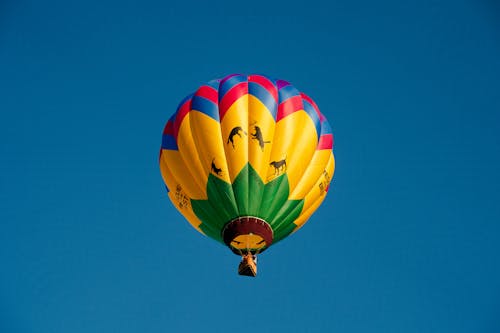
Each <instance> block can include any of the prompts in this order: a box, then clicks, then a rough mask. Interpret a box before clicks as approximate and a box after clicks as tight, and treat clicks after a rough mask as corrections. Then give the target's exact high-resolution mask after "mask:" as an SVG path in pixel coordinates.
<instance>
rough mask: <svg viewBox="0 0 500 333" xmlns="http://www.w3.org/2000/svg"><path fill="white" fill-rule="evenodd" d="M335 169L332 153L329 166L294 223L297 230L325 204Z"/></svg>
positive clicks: (307, 197) (306, 199)
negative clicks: (322, 203)
mask: <svg viewBox="0 0 500 333" xmlns="http://www.w3.org/2000/svg"><path fill="white" fill-rule="evenodd" d="M334 169H335V158H334V156H333V154H332V153H331V151H330V159H329V160H328V164H327V165H326V168H325V169H324V171H323V173H322V174H321V176H320V177H319V179H317V181H316V183H315V185H314V187H313V188H312V189H311V191H309V193H308V194H307V195H306V197H305V200H304V207H303V208H302V213H301V214H300V215H299V217H298V218H297V219H296V220H295V221H294V223H295V224H296V225H297V228H296V229H295V230H297V229H298V228H299V227H301V226H302V225H303V224H304V223H306V222H307V219H308V218H309V217H310V216H311V215H312V213H314V211H315V210H316V209H317V208H318V206H319V205H320V204H321V202H323V200H324V199H325V197H326V194H327V192H326V190H327V188H328V186H329V185H330V182H331V179H332V177H333V172H334Z"/></svg>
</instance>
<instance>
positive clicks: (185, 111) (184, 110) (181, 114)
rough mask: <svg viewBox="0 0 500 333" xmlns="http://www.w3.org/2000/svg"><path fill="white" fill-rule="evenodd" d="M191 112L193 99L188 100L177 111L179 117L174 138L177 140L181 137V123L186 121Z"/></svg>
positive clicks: (177, 117) (175, 125) (175, 124)
mask: <svg viewBox="0 0 500 333" xmlns="http://www.w3.org/2000/svg"><path fill="white" fill-rule="evenodd" d="M190 110H191V99H188V100H187V101H186V102H185V103H184V104H182V106H181V107H180V108H179V110H178V111H177V116H176V117H175V121H174V138H175V139H176V140H177V135H179V127H181V123H182V121H183V120H184V117H186V115H187V114H188V113H189V111H190Z"/></svg>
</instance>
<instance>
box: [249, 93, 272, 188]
mask: <svg viewBox="0 0 500 333" xmlns="http://www.w3.org/2000/svg"><path fill="white" fill-rule="evenodd" d="M275 125H276V122H275V121H274V118H273V116H272V115H271V113H270V112H269V110H268V109H267V108H266V107H265V106H264V104H262V102H261V101H260V100H259V99H258V98H256V97H254V96H252V95H249V98H248V126H249V128H248V133H249V139H248V140H249V143H248V159H249V161H250V164H251V165H252V167H253V168H254V169H255V171H257V174H258V175H259V176H260V178H261V179H263V180H265V179H266V177H267V172H268V170H269V162H270V157H271V150H272V145H273V142H271V141H272V139H273V137H274V128H275ZM257 128H258V129H257ZM258 132H260V133H261V134H262V136H260V134H259V133H258ZM260 139H262V140H263V141H262V142H260Z"/></svg>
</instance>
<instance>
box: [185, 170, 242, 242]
mask: <svg viewBox="0 0 500 333" xmlns="http://www.w3.org/2000/svg"><path fill="white" fill-rule="evenodd" d="M207 195H208V200H193V199H191V206H192V207H193V211H194V213H195V214H196V216H197V217H198V218H199V219H200V221H201V222H202V224H201V225H200V229H201V230H202V231H203V232H204V233H205V234H206V235H207V236H209V237H211V238H214V239H216V240H218V241H221V242H222V237H221V231H222V228H223V227H224V225H225V224H226V223H227V222H228V221H230V220H232V219H234V218H235V217H237V216H238V209H237V206H236V202H235V199H234V195H233V190H232V188H231V184H228V183H226V182H225V181H223V180H221V179H219V178H218V177H215V176H213V175H209V176H208V181H207Z"/></svg>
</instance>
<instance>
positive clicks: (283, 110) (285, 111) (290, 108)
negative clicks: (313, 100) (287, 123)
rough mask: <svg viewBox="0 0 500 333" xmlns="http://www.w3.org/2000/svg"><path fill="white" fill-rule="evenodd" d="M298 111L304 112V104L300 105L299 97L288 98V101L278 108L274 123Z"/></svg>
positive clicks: (300, 99)
mask: <svg viewBox="0 0 500 333" xmlns="http://www.w3.org/2000/svg"><path fill="white" fill-rule="evenodd" d="M299 110H304V104H302V98H301V97H300V96H293V97H290V98H289V99H287V100H286V101H284V102H283V103H281V104H280V105H279V106H278V114H277V115H276V122H278V121H280V120H281V119H283V118H285V117H287V116H289V115H291V114H292V113H294V112H296V111H299Z"/></svg>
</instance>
